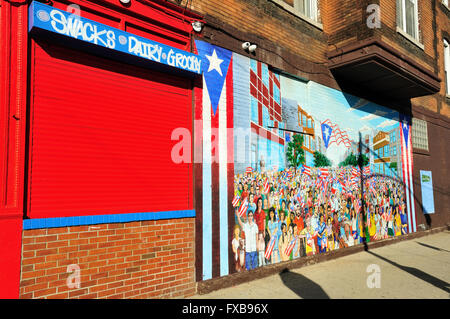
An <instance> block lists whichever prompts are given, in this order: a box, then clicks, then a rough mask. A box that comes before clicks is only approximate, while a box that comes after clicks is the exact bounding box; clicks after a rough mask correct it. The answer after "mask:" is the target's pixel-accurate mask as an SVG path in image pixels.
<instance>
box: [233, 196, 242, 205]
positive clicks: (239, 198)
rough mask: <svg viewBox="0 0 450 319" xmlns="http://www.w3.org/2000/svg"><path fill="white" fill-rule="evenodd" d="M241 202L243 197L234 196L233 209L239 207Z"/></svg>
mask: <svg viewBox="0 0 450 319" xmlns="http://www.w3.org/2000/svg"><path fill="white" fill-rule="evenodd" d="M240 200H241V196H239V195H236V196H234V198H233V202H232V205H233V207H238V206H239V201H240Z"/></svg>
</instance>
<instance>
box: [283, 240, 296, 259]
mask: <svg viewBox="0 0 450 319" xmlns="http://www.w3.org/2000/svg"><path fill="white" fill-rule="evenodd" d="M296 241H297V237H295V238H294V239H292V240H291V242H290V243H289V245H287V247H286V249H285V250H284V254H285V255H287V256H289V255H290V254H291V252H292V250H293V249H294V247H295V242H296Z"/></svg>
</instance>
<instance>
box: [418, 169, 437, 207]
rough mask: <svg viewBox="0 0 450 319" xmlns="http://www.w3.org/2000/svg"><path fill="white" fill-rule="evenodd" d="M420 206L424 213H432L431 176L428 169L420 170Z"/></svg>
mask: <svg viewBox="0 0 450 319" xmlns="http://www.w3.org/2000/svg"><path fill="white" fill-rule="evenodd" d="M420 185H421V189H422V206H423V213H424V214H433V213H434V196H433V178H432V177H431V172H430V171H422V170H421V171H420Z"/></svg>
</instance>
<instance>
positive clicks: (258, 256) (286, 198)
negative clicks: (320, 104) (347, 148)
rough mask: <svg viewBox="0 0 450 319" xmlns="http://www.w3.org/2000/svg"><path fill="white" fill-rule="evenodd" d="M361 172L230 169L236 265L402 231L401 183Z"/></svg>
mask: <svg viewBox="0 0 450 319" xmlns="http://www.w3.org/2000/svg"><path fill="white" fill-rule="evenodd" d="M365 173H366V174H361V172H360V171H359V170H357V169H356V168H353V167H342V168H341V167H339V168H325V169H323V168H310V167H306V166H303V167H302V168H299V169H297V170H294V169H292V168H291V169H285V170H281V171H277V170H271V171H263V172H258V171H253V170H248V171H247V172H246V173H243V174H238V175H236V176H235V185H234V186H235V197H234V199H233V203H232V205H233V206H234V209H235V221H236V224H235V228H234V236H233V240H232V243H231V244H232V245H231V246H232V249H233V253H234V261H235V267H236V270H237V271H244V270H251V269H254V268H256V267H259V266H264V265H266V264H272V263H277V262H280V261H286V260H292V259H295V258H300V257H304V256H310V255H313V254H319V253H324V252H327V251H332V250H336V249H342V248H345V247H349V246H353V245H356V244H360V243H363V242H364V241H367V240H369V241H372V240H377V239H383V238H388V237H394V236H400V235H402V234H406V233H407V226H408V225H407V223H408V221H407V215H406V207H405V202H404V190H403V184H402V183H401V182H399V181H397V180H395V179H392V178H390V177H387V176H382V175H377V174H370V173H369V172H367V171H365ZM361 179H362V182H361ZM361 188H362V189H363V191H362V192H361ZM364 212H365V213H366V214H365V215H366V216H364ZM364 217H365V218H364ZM364 220H365V221H364Z"/></svg>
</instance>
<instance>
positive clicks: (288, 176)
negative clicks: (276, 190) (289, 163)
mask: <svg viewBox="0 0 450 319" xmlns="http://www.w3.org/2000/svg"><path fill="white" fill-rule="evenodd" d="M292 176H294V175H293V173H292V171H291V170H289V171H288V172H287V174H286V177H287V178H288V179H291V178H292Z"/></svg>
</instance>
